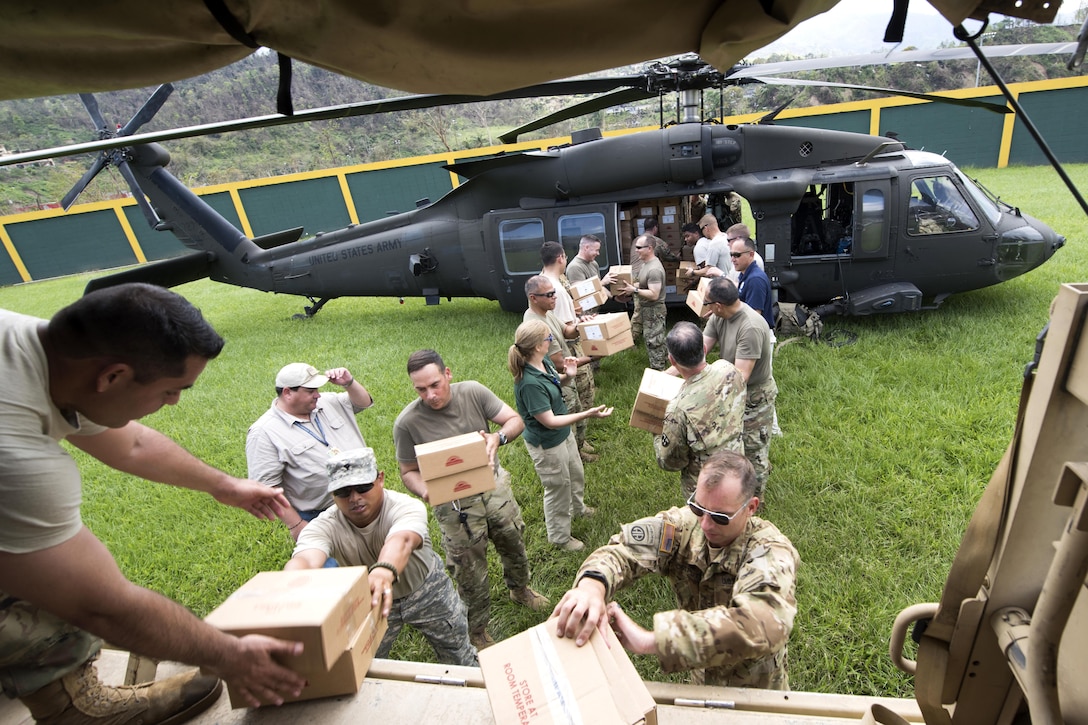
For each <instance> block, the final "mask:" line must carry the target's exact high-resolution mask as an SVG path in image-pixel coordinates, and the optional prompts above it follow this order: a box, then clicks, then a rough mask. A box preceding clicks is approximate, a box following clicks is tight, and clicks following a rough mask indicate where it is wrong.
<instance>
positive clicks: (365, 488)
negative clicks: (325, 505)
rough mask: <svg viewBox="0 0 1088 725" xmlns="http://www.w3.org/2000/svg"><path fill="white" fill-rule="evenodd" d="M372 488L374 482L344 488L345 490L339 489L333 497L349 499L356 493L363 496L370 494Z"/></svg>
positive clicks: (334, 492) (333, 493)
mask: <svg viewBox="0 0 1088 725" xmlns="http://www.w3.org/2000/svg"><path fill="white" fill-rule="evenodd" d="M372 488H374V482H373V481H371V482H370V483H360V484H359V485H358V486H344V487H343V488H338V489H336V490H335V491H333V492H332V495H333V496H336V498H348V497H349V496H351V494H352V493H353V492H354V493H357V494H359V495H360V496H362V495H364V494H367V493H370V490H371V489H372Z"/></svg>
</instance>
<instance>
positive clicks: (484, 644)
mask: <svg viewBox="0 0 1088 725" xmlns="http://www.w3.org/2000/svg"><path fill="white" fill-rule="evenodd" d="M468 641H469V642H471V643H472V646H473V647H475V648H476V651H477V652H479V651H480V650H482V649H487V648H488V647H490V646H491V645H493V644H495V640H494V638H493V637H492V636H491V634H490V633H489V632H488V631H487V627H484V628H483V629H479V630H476V631H475V632H469V633H468Z"/></svg>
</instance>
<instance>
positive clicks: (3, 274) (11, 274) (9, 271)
mask: <svg viewBox="0 0 1088 725" xmlns="http://www.w3.org/2000/svg"><path fill="white" fill-rule="evenodd" d="M22 281H23V278H22V276H20V274H19V270H18V269H16V267H15V262H13V261H12V259H11V255H9V254H8V250H7V249H5V250H4V253H3V254H0V285H9V284H19V283H20V282H22Z"/></svg>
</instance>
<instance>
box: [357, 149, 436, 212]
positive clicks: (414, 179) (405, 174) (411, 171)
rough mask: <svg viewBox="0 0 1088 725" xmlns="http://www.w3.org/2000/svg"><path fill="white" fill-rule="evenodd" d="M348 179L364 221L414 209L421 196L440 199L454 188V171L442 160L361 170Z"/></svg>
mask: <svg viewBox="0 0 1088 725" xmlns="http://www.w3.org/2000/svg"><path fill="white" fill-rule="evenodd" d="M347 179H348V189H350V190H351V199H352V201H354V202H355V213H356V214H358V216H359V221H360V222H369V221H374V220H375V219H381V218H383V217H386V216H388V215H389V213H390V212H402V211H411V210H412V209H415V208H416V202H417V201H419V200H420V199H430V200H431V201H436V200H438V199H439V198H441V197H443V196H445V195H446V194H447V193H448V192H449V191H450V190H451V189H452V188H453V182H452V181H450V172H449V171H447V170H445V169H443V168H442V164H441V163H433V164H421V165H419V166H402V167H399V168H396V169H380V170H376V171H365V172H359V173H357V174H348V177H347Z"/></svg>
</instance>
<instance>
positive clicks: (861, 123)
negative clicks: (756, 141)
mask: <svg viewBox="0 0 1088 725" xmlns="http://www.w3.org/2000/svg"><path fill="white" fill-rule="evenodd" d="M871 115H872V114H870V113H869V111H847V112H846V113H828V114H824V115H821V116H806V117H804V118H776V119H775V121H774V122H775V125H778V126H802V127H805V128H822V129H824V130H827V131H849V132H850V133H869V118H870V117H871Z"/></svg>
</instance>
